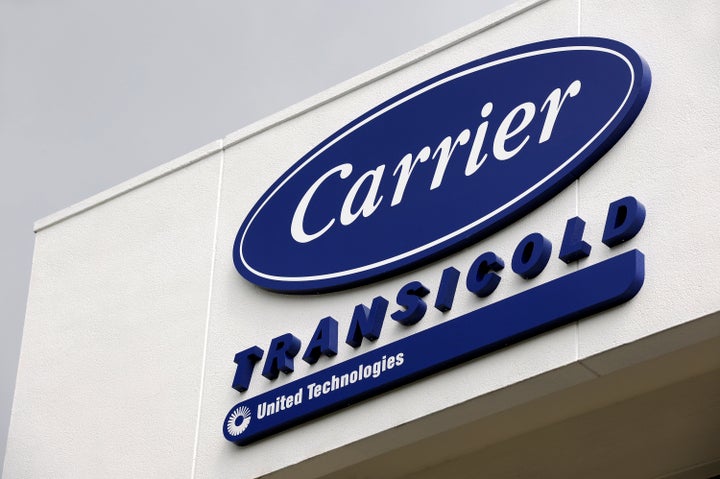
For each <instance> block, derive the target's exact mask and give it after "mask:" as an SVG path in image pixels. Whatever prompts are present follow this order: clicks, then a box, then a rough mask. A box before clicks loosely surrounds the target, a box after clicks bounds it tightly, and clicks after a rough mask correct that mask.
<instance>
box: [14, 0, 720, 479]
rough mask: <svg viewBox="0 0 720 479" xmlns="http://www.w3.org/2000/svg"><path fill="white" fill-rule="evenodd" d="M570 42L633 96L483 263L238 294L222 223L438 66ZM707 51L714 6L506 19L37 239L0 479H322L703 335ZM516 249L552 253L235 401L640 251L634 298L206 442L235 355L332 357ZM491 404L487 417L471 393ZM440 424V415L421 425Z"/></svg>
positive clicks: (530, 5) (358, 82) (178, 165)
mask: <svg viewBox="0 0 720 479" xmlns="http://www.w3.org/2000/svg"><path fill="white" fill-rule="evenodd" d="M501 20H502V21H501ZM577 35H590V36H603V37H609V38H613V39H617V40H620V41H622V42H625V43H627V44H628V45H630V46H631V47H633V48H634V49H635V50H637V51H638V52H639V53H640V54H641V55H642V56H643V57H644V58H645V60H646V61H647V62H648V64H649V65H650V68H651V70H652V75H653V85H652V89H651V92H650V96H649V98H648V101H647V103H646V105H645V108H644V109H643V111H642V112H641V113H640V115H639V117H638V118H637V120H636V122H635V124H634V125H633V126H632V127H631V128H630V130H629V131H628V132H627V133H626V134H625V136H624V137H623V138H622V139H621V140H620V141H619V142H618V143H617V144H616V145H615V146H614V147H613V148H612V149H611V150H610V151H609V152H608V153H607V154H606V155H605V156H604V157H603V158H602V159H601V160H600V161H599V162H598V163H597V164H596V165H595V166H593V167H592V168H591V169H590V170H589V171H588V172H587V173H585V174H584V175H583V176H582V177H581V178H580V180H578V181H576V182H575V183H573V184H572V185H571V186H569V187H568V188H566V189H565V190H563V191H562V192H561V193H560V194H558V195H557V196H555V197H554V198H553V199H551V200H550V201H548V202H547V203H545V204H544V205H542V206H541V207H539V208H537V209H536V210H535V211H533V212H532V213H530V214H528V215H527V216H526V217H524V218H523V219H521V220H520V221H517V222H516V223H514V224H512V225H510V226H509V227H506V228H505V229H503V230H502V231H500V232H498V233H496V234H494V235H493V236H491V237H489V238H487V239H485V240H483V241H481V242H480V243H478V244H476V245H474V246H471V247H468V248H467V249H465V250H463V251H460V252H459V253H456V254H454V255H451V256H449V257H447V258H444V259H442V260H439V261H437V262H435V263H433V264H430V265H428V266H425V267H423V268H420V269H417V270H415V271H412V272H409V273H406V274H402V275H399V276H397V277H393V278H390V279H387V280H384V281H381V282H377V283H373V284H371V285H367V286H362V287H358V288H354V289H350V290H347V291H342V292H337V293H331V294H323V295H312V296H287V295H280V294H276V293H272V292H268V291H265V290H262V289H260V288H258V287H256V286H254V285H252V284H250V283H249V282H247V281H245V280H244V279H242V278H241V277H240V276H239V275H238V273H237V272H236V270H235V268H234V266H233V263H232V256H231V251H232V246H233V241H234V239H235V235H236V233H237V230H238V227H239V226H240V224H241V222H242V220H243V219H244V218H245V216H246V214H247V213H248V211H249V210H250V208H251V207H252V206H253V204H254V203H255V202H256V201H257V199H258V198H259V197H260V196H261V195H262V194H263V193H264V192H265V191H266V190H267V189H268V187H269V186H270V185H271V184H272V183H273V182H274V181H275V180H276V179H277V178H278V177H279V176H280V175H281V174H282V173H283V172H285V171H286V170H287V169H288V168H289V167H290V166H291V165H293V164H294V163H295V162H296V161H297V160H298V159H299V158H300V157H302V156H303V155H304V154H305V153H307V152H308V151H309V150H310V149H311V148H313V147H314V146H315V145H317V144H318V143H320V142H321V141H322V140H323V139H325V138H326V137H327V136H329V135H330V134H332V133H333V132H335V131H336V130H337V129H339V128H340V127H342V126H343V125H345V124H346V123H348V122H350V121H351V120H353V119H354V118H356V117H358V116H359V115H361V114H362V113H364V112H366V111H367V110H369V109H370V108H372V107H374V106H376V105H377V104H379V103H381V102H383V101H384V100H386V99H388V98H390V97H392V96H394V95H396V94H398V93H400V92H402V91H404V90H406V89H408V88H409V87H411V86H413V85H415V84H417V83H419V82H421V81H423V80H425V79H427V78H430V77H432V76H434V75H436V74H439V73H442V72H444V71H446V70H448V69H450V68H452V67H455V66H458V65H461V64H463V63H466V62H468V61H471V60H474V59H477V58H481V57H483V56H486V55H488V54H491V53H494V52H498V51H502V50H506V49H508V48H511V47H513V46H517V45H522V44H525V43H530V42H534V41H539V40H545V39H550V38H556V37H563V36H577ZM719 41H720V4H718V3H717V2H715V1H712V0H694V1H692V2H672V1H669V0H667V1H656V0H638V1H633V2H626V1H620V0H593V1H578V0H549V1H545V2H538V1H532V2H518V3H517V4H516V5H515V6H513V7H511V8H508V9H506V10H504V11H503V12H501V13H500V14H498V15H495V16H490V17H487V18H486V19H483V20H480V21H479V22H478V23H476V24H473V25H471V26H469V27H467V28H466V29H463V30H461V31H459V32H456V33H454V34H451V35H448V36H447V37H445V38H441V39H439V40H437V41H436V42H434V43H432V44H429V45H427V46H424V47H422V48H420V49H419V50H417V51H415V52H411V53H409V54H408V55H406V56H403V57H401V58H399V59H397V60H395V61H393V62H390V63H389V64H387V65H383V66H380V67H378V68H377V69H376V70H373V71H371V72H368V73H367V74H364V75H361V76H360V77H358V78H355V79H352V80H350V81H348V82H347V83H345V84H342V85H339V86H338V87H336V88H334V89H331V90H330V91H328V92H326V93H323V94H320V95H318V96H317V97H315V98H313V99H310V100H308V101H307V102H305V103H303V104H300V105H298V106H296V107H293V108H291V109H289V110H287V111H285V112H281V113H279V114H278V115H275V116H273V117H271V118H269V119H267V120H265V121H263V122H260V123H258V124H257V125H254V126H251V127H249V128H247V129H244V130H241V131H239V132H237V133H235V134H233V135H229V136H228V137H227V138H225V139H223V141H222V142H217V143H216V144H213V145H209V146H208V147H206V148H204V149H202V150H199V151H198V152H195V153H193V154H190V155H188V157H185V158H181V159H179V160H176V161H175V162H173V163H171V164H169V165H168V166H167V167H164V168H162V169H160V170H158V171H156V172H151V173H149V174H148V176H146V177H144V178H142V179H138V180H135V181H134V182H131V183H130V184H127V185H124V186H123V185H121V186H120V187H119V189H118V190H117V191H111V192H109V193H107V194H106V195H105V196H101V197H98V198H95V199H91V200H89V201H88V202H87V203H84V204H81V205H79V206H77V207H75V208H73V209H70V210H68V211H66V212H61V213H59V214H58V215H54V216H53V217H51V218H48V219H46V220H42V221H41V222H39V224H38V229H39V231H38V234H37V240H36V251H35V259H34V264H33V273H32V280H31V289H30V299H29V305H28V313H27V319H26V326H25V333H24V338H23V346H22V352H21V358H20V367H19V373H18V380H17V389H16V396H15V402H14V407H13V415H12V420H11V426H10V435H9V441H8V450H7V455H6V461H5V465H4V473H3V477H5V478H16V477H100V476H108V477H168V476H176V477H177V476H182V477H186V476H191V477H197V478H200V477H207V478H222V477H235V478H237V477H243V478H245V477H247V478H252V477H258V476H262V475H264V474H270V473H273V472H275V471H281V470H284V471H285V473H287V474H289V475H288V476H287V477H313V476H319V475H321V474H325V473H330V472H333V471H335V470H338V469H342V468H344V467H347V466H348V465H351V464H353V463H354V462H360V461H363V460H366V459H368V458H372V457H373V456H374V455H377V454H380V453H383V452H387V451H388V450H391V449H392V448H395V447H402V446H405V445H408V444H411V443H412V442H413V441H417V440H420V439H422V438H423V437H428V436H431V435H433V434H437V433H440V432H443V431H446V430H451V429H452V428H454V427H457V426H459V425H462V424H463V423H465V422H468V421H471V420H475V419H479V418H482V417H485V416H489V415H491V414H493V413H495V412H498V411H503V410H508V409H511V408H512V407H514V406H515V405H519V404H525V403H528V402H531V401H532V400H533V399H535V398H539V397H542V396H545V395H547V394H549V393H552V392H555V391H559V390H563V389H564V388H568V387H571V386H574V385H577V384H580V383H584V382H589V381H592V380H594V379H595V378H597V377H598V376H602V375H604V374H609V373H611V372H613V371H616V370H619V369H623V368H626V367H628V366H630V365H633V364H636V363H638V362H640V361H643V360H646V359H651V358H653V357H656V356H661V355H663V354H666V353H668V352H670V351H673V350H676V349H678V348H681V347H685V346H689V345H692V344H694V343H697V342H700V341H701V340H703V339H708V338H710V337H713V336H720V326H718V322H717V320H716V319H710V320H709V319H707V318H708V317H710V316H709V315H712V314H714V313H717V312H718V310H719V309H720V283H718V282H717V281H715V280H714V278H715V277H716V276H717V274H718V272H719V271H720V253H718V250H717V248H716V243H717V240H716V238H718V237H720V222H718V221H717V214H716V212H715V205H717V204H720V191H719V190H718V188H717V185H718V184H720V169H718V168H717V165H716V159H717V158H718V157H719V156H720V135H719V134H718V132H719V131H720V123H719V122H718V119H717V111H720V82H718V81H717V78H718V77H719V76H720V57H719V56H718V55H717V53H716V46H717V44H718V42H719ZM528 81H531V79H528ZM628 195H632V196H635V197H636V198H637V199H638V200H640V201H641V202H642V203H643V204H644V205H645V207H646V208H647V219H646V222H645V225H644V227H643V229H642V230H641V231H640V233H639V234H638V235H637V236H636V237H635V238H633V239H632V240H631V241H629V242H627V243H626V244H623V245H621V246H619V247H616V248H613V249H612V250H611V249H609V248H607V247H606V246H605V245H603V244H602V243H601V242H600V239H601V237H602V229H603V226H604V222H605V216H606V214H607V208H608V204H609V203H610V202H612V201H614V200H616V199H619V198H622V197H624V196H628ZM576 215H579V216H581V217H582V218H583V219H584V220H585V221H586V222H587V228H586V232H585V240H586V241H588V242H589V243H590V244H591V245H592V247H593V249H592V254H591V255H590V257H589V258H587V259H584V260H581V261H580V262H579V263H573V264H570V265H566V264H565V263H564V262H562V261H560V260H559V259H558V258H557V250H558V249H559V246H560V241H561V239H562V235H563V231H564V228H565V222H566V221H567V219H569V218H572V217H574V216H576ZM535 231H537V232H540V233H542V234H543V235H544V236H546V237H547V238H548V239H550V240H551V241H552V243H553V247H554V249H553V251H554V252H553V256H552V257H551V260H550V263H549V264H548V266H547V268H546V269H545V270H544V271H543V273H542V274H541V275H540V276H538V277H537V278H535V279H532V280H524V279H521V278H520V277H519V276H517V275H514V274H503V280H502V283H501V286H500V287H499V288H498V290H497V291H496V292H495V293H494V294H493V295H492V296H491V297H489V298H487V299H485V300H480V299H478V298H477V297H475V296H473V295H472V294H470V293H468V292H467V291H465V290H464V289H463V288H462V287H460V288H459V291H458V294H457V296H456V299H455V304H454V306H453V309H452V310H451V311H450V312H448V313H441V312H439V311H437V310H435V309H432V308H429V309H428V313H427V315H426V316H425V318H424V319H423V320H422V321H421V322H420V323H418V324H416V325H414V326H412V327H409V328H408V327H405V326H401V325H399V324H391V323H394V322H390V321H387V322H386V324H385V327H384V328H383V331H382V335H381V337H380V338H379V339H378V340H377V341H376V342H375V343H373V344H371V345H368V344H364V345H363V347H361V348H359V351H355V350H354V349H352V348H350V347H349V346H347V345H345V344H343V343H342V339H341V344H340V347H339V352H338V355H337V356H336V357H334V358H326V357H323V358H321V359H320V361H319V362H318V364H316V365H314V366H310V365H308V364H306V363H305V362H303V361H299V360H298V361H296V362H295V372H294V373H293V374H292V376H291V377H285V376H283V375H281V377H280V378H279V379H277V380H275V381H268V380H266V379H265V378H263V377H261V376H260V375H259V371H258V369H259V367H257V368H256V373H255V377H254V378H253V380H252V382H251V384H250V389H249V390H248V391H247V392H246V393H245V396H247V397H250V396H254V395H256V394H259V393H262V392H264V391H268V390H271V389H273V388H274V387H277V386H278V385H281V384H284V383H287V382H289V381H290V380H292V379H295V378H297V377H301V376H303V375H305V374H308V373H310V372H315V371H317V370H319V369H321V368H324V367H327V366H328V365H331V364H335V363H337V362H339V361H343V360H346V359H348V358H350V357H352V356H353V355H355V354H358V353H362V352H365V351H367V350H368V349H370V348H375V347H379V346H382V345H384V344H389V343H391V342H393V341H395V340H397V339H400V338H403V337H406V336H407V335H408V334H412V333H413V332H415V331H420V330H422V329H425V328H428V327H431V326H433V325H436V324H439V323H441V322H443V321H447V320H449V319H452V318H453V317H456V316H459V315H460V314H462V313H463V312H467V311H471V310H474V309H476V308H478V306H480V305H484V304H490V303H492V302H495V301H498V300H500V299H503V298H506V297H508V296H512V295H514V294H516V293H518V292H521V291H524V290H527V289H528V288H531V287H533V286H536V285H538V284H542V283H544V282H547V281H549V280H552V279H554V278H557V277H560V276H563V275H565V274H568V273H569V272H571V271H574V270H575V269H577V268H583V267H586V266H589V265H592V264H595V263H597V262H600V261H602V260H603V259H606V258H609V257H611V256H615V255H617V254H618V253H619V252H622V251H625V250H629V249H634V248H637V249H639V250H641V251H642V252H643V253H644V254H645V257H646V279H645V284H644V286H643V288H642V290H641V291H640V293H639V294H638V296H637V297H635V298H634V299H633V300H631V301H629V302H628V303H626V304H624V305H622V306H619V307H616V308H613V309H611V310H609V311H606V312H604V313H600V314H596V315H594V316H592V317H590V318H585V319H583V320H581V321H578V322H576V323H572V324H569V325H567V326H564V327H561V328H558V329H556V330H553V331H551V332H548V333H546V334H543V335H541V336H537V337H534V338H531V339H528V340H526V341H523V342H521V343H519V344H515V345H513V346H510V347H508V348H505V349H503V350H500V351H497V352H495V353H492V354H489V355H487V356H484V357H481V358H478V359H476V360H473V361H471V362H469V363H466V364H464V365H461V366H459V367H455V368H453V369H451V370H448V371H446V372H443V373H441V374H436V375H434V376H431V377H429V378H426V379H423V380H421V381H418V382H415V383H413V384H411V385H409V386H405V387H403V388H400V389H398V390H395V391H391V392H389V393H386V394H384V395H382V396H380V397H376V398H373V399H370V400H367V401H365V402H363V403H361V404H359V405H355V406H353V407H352V408H348V409H345V410H342V411H340V412H337V413H334V414H332V415H329V416H325V417H322V418H320V419H317V420H314V421H311V422H309V423H306V424H304V425H301V426H298V427H295V428H293V429H291V430H289V431H286V432H283V433H281V434H278V435H275V436H272V437H270V438H267V439H264V440H262V441H260V442H258V443H256V444H253V445H251V446H248V447H244V448H238V447H237V446H235V445H233V444H231V443H229V442H227V441H226V440H225V439H224V437H223V435H222V422H223V419H224V417H225V415H226V413H227V412H228V410H229V409H230V408H231V407H232V406H233V405H234V404H236V403H237V402H239V401H240V400H241V399H242V398H243V396H242V395H240V394H239V393H238V392H237V391H235V390H234V389H232V388H231V387H230V386H231V382H232V378H233V374H234V372H235V364H234V363H233V358H234V356H235V354H236V353H237V352H238V351H241V350H244V349H247V348H249V347H251V346H253V345H258V346H260V347H261V348H263V349H266V348H267V346H268V345H269V343H270V340H271V339H272V338H274V337H276V336H279V335H281V334H284V333H288V332H290V333H292V334H294V335H295V336H297V337H298V338H300V339H301V340H303V341H306V340H307V339H309V338H310V337H311V336H312V333H313V332H314V330H315V327H316V326H317V323H318V321H319V320H320V319H321V318H324V317H326V316H332V317H334V318H335V319H337V320H338V322H339V325H340V336H341V338H344V335H345V334H346V331H347V328H348V326H349V323H350V318H351V315H352V311H353V308H354V307H355V305H357V304H361V303H363V304H367V305H369V304H370V302H371V301H372V299H373V298H374V297H375V296H378V295H382V296H384V297H386V298H388V299H390V300H392V299H393V298H394V297H395V294H396V293H397V291H398V289H399V288H400V287H401V286H402V285H404V284H406V283H407V282H408V281H410V280H419V281H421V282H423V284H425V285H427V286H428V288H429V289H431V291H436V290H437V286H438V283H439V279H440V275H441V272H442V271H443V269H445V268H446V267H448V266H454V267H456V268H457V269H459V270H460V271H461V272H462V273H463V274H464V273H465V272H466V271H467V270H468V268H469V266H470V264H471V263H472V262H473V260H474V259H475V258H476V257H477V256H478V255H479V254H480V253H483V252H485V251H494V252H496V253H497V254H498V255H500V256H501V257H503V258H510V257H511V256H512V253H513V251H514V248H515V246H516V245H517V244H518V242H519V241H520V240H521V239H522V238H523V237H525V236H526V235H527V234H528V233H531V232H535ZM700 318H705V319H703V320H701V319H700ZM658 338H659V339H658ZM499 390H503V391H504V393H503V396H502V400H501V401H499V400H497V399H496V397H495V396H493V395H492V394H491V393H493V392H497V391H499ZM442 411H453V412H452V413H449V414H445V415H441V416H438V413H440V412H442ZM433 418H435V420H434V419H433ZM437 418H441V419H437ZM419 424H422V427H419V426H418V425H419ZM367 438H370V439H367ZM319 457H321V458H322V460H318V459H317V458H319ZM313 458H315V459H316V460H314V461H313ZM304 461H305V462H304ZM297 464H299V466H296V467H294V468H293V467H291V466H293V465H297ZM303 464H305V465H308V464H309V466H307V467H304V466H303ZM288 467H290V469H287V468H288ZM288 471H289V472H288ZM281 474H282V473H281Z"/></svg>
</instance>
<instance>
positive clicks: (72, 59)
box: [0, 0, 513, 464]
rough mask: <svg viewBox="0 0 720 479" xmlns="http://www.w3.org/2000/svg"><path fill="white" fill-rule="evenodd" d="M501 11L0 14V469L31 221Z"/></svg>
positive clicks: (493, 1) (241, 5)
mask: <svg viewBox="0 0 720 479" xmlns="http://www.w3.org/2000/svg"><path fill="white" fill-rule="evenodd" d="M511 3H513V1H512V0H482V1H478V0H364V1H362V2H360V1H355V2H350V1H342V0H304V1H293V0H285V1H269V2H257V1H253V2H251V1H247V0H183V1H180V2H177V1H169V0H159V1H154V2H148V1H139V0H123V1H114V2H108V1H98V0H0V161H1V162H2V167H3V174H2V176H1V177H0V182H1V183H0V215H1V216H0V217H1V218H2V220H3V224H2V230H1V231H2V234H1V235H0V241H1V242H2V243H1V247H0V264H2V268H1V269H0V281H1V284H0V286H1V287H0V308H1V311H2V312H3V314H2V319H1V321H0V454H1V455H0V464H2V461H3V460H4V457H5V444H6V437H7V430H8V424H9V418H10V408H11V404H12V395H13V389H14V385H15V375H16V371H17V362H18V356H19V351H20V340H21V335H22V327H23V318H24V315H25V302H26V299H27V288H28V282H29V278H30V268H31V260H32V247H33V232H32V225H33V222H34V221H35V220H37V219H39V218H41V217H44V216H47V215H49V214H50V213H53V212H55V211H57V210H60V209H62V208H64V207H66V206H69V205H71V204H73V203H76V202H78V201H80V200H82V199H84V198H86V197H88V196H91V195H93V194H95V193H98V192H100V191H102V190H104V189H106V188H109V187H111V186H113V185H115V184H117V183H120V182H122V181H124V180H126V179H128V178H131V177H133V176H135V175H137V174H140V173H142V172H144V171H147V170H149V169H151V168H153V167H155V166H158V165H160V164H162V163H165V162H167V161H170V160H172V159H173V158H175V157H177V156H180V155H181V154H183V153H187V152H188V151H191V150H193V149H195V148H197V147H199V146H202V145H204V144H206V143H208V142H210V141H212V140H215V139H218V138H221V137H223V136H224V135H226V134H227V133H230V132H232V131H234V130H237V129H239V128H241V127H243V126H245V125H247V124H249V123H252V122H253V121H256V120H259V119H261V118H263V117H265V116H267V115H269V114H272V113H274V112H276V111H278V110H280V109H283V108H285V107H287V106H289V105H291V104H293V103H296V102H298V101H300V100H302V99H304V98H307V97H308V96H311V95H313V94H315V93H317V92H320V91H322V90H324V89H326V88H328V87H330V86H332V85H334V84H336V83H339V82H341V81H343V80H346V79H348V78H350V77H352V76H354V75H356V74H358V73H361V72H363V71H365V70H367V69H369V68H372V67H374V66H376V65H379V64H381V63H383V62H385V61H387V60H389V59H391V58H393V57H395V56H397V55H400V54H402V53H404V52H406V51H409V50H411V49H413V48H415V47H418V46H420V45H422V44H423V43H426V42H428V41H430V40H432V39H434V38H436V37H439V36H441V35H443V34H445V33H447V32H449V31H452V30H454V29H456V28H459V27H461V26H464V25H466V24H468V23H471V22H473V21H475V20H477V19H479V18H481V17H482V16H483V15H485V14H487V13H489V12H492V11H494V10H497V9H498V8H500V7H502V6H506V5H509V4H511ZM371 106H372V105H368V107H371ZM338 126H341V125H338ZM58 360H59V361H61V360H62V358H58ZM51 429H52V428H51Z"/></svg>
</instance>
